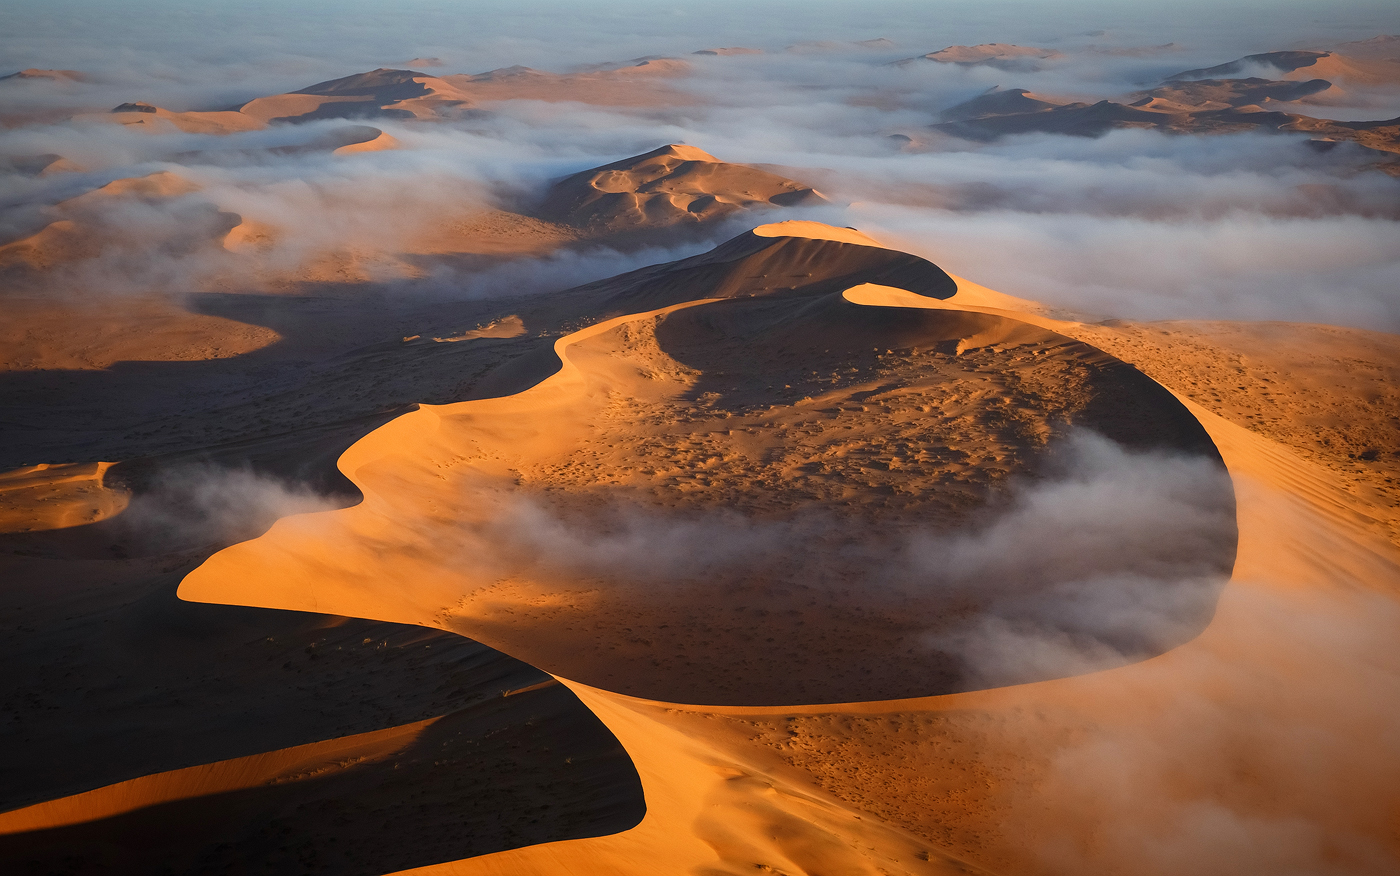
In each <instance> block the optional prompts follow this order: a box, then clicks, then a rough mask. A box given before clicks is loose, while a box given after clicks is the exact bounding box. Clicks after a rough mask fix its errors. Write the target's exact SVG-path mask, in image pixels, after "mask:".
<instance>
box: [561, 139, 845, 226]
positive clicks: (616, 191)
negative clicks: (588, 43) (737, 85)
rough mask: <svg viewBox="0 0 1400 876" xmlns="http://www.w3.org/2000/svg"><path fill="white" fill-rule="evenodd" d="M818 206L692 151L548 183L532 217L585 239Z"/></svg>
mask: <svg viewBox="0 0 1400 876" xmlns="http://www.w3.org/2000/svg"><path fill="white" fill-rule="evenodd" d="M823 200H825V199H824V198H823V197H822V196H821V195H820V194H819V193H818V192H817V191H816V190H815V189H813V188H812V187H811V186H807V185H803V184H802V183H800V182H795V181H793V180H790V179H784V178H782V177H780V176H777V175H776V174H772V173H768V172H767V171H762V170H758V169H757V168H752V167H747V166H744V165H740V164H726V163H724V162H722V161H720V160H719V159H717V158H715V157H714V156H713V155H710V154H709V153H707V152H705V151H703V150H700V149H696V148H695V147H693V146H684V145H670V146H662V147H661V148H659V149H655V150H653V151H651V152H647V153H644V154H642V155H637V156H634V157H632V158H624V159H622V160H621V161H616V162H613V163H612V164H605V165H603V166H602V167H595V168H592V169H590V170H585V171H581V172H579V173H576V174H574V175H573V176H570V177H567V178H565V179H563V180H560V181H559V182H558V183H556V184H555V185H554V186H553V187H552V188H551V189H550V190H549V193H548V195H547V196H546V198H545V200H544V202H543V203H542V204H541V205H540V206H539V208H538V210H537V211H536V212H537V215H538V216H540V218H543V219H548V220H550V221H554V222H563V223H567V224H569V225H574V226H577V227H580V228H586V229H589V230H592V231H595V232H596V231H620V230H624V229H638V228H643V227H645V228H663V227H666V226H669V225H675V224H681V223H701V222H712V221H714V220H716V219H720V218H723V217H725V216H728V215H730V214H732V213H734V212H736V211H738V210H743V209H749V208H753V207H756V206H780V207H783V206H793V205H796V204H802V203H815V202H821V201H823Z"/></svg>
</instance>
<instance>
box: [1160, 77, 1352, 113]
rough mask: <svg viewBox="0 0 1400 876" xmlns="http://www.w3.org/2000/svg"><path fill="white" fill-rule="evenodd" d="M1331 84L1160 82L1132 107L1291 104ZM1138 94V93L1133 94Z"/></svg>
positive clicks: (1321, 92) (1316, 94)
mask: <svg viewBox="0 0 1400 876" xmlns="http://www.w3.org/2000/svg"><path fill="white" fill-rule="evenodd" d="M1331 90H1332V83H1330V82H1328V81H1327V80H1326V79H1309V80H1307V81H1306V82H1290V81H1287V80H1280V81H1271V80H1268V79H1258V78H1250V79H1196V80H1191V81H1184V82H1179V83H1175V84H1170V85H1163V86H1160V87H1158V88H1153V89H1151V90H1149V91H1143V92H1140V95H1141V96H1140V98H1139V101H1138V102H1137V103H1135V104H1133V105H1134V106H1139V107H1143V108H1147V106H1148V105H1149V104H1150V105H1151V108H1152V109H1159V108H1163V107H1165V106H1167V105H1171V106H1172V108H1173V109H1174V110H1175V111H1177V112H1189V111H1191V109H1208V110H1214V109H1225V108H1227V107H1242V106H1246V105H1248V104H1257V105H1259V106H1267V105H1268V104H1270V103H1291V102H1294V101H1300V100H1305V99H1309V98H1312V99H1326V96H1327V93H1328V92H1329V91H1331ZM1135 96H1137V95H1135Z"/></svg>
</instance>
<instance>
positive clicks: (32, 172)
mask: <svg viewBox="0 0 1400 876" xmlns="http://www.w3.org/2000/svg"><path fill="white" fill-rule="evenodd" d="M0 160H3V161H4V162H5V163H6V164H7V165H8V166H9V168H11V169H12V170H13V171H14V172H16V173H22V174H25V175H27V176H39V177H46V176H53V175H54V174H58V173H80V172H82V170H83V168H82V167H80V166H78V165H77V164H76V163H74V162H72V161H70V160H68V159H67V158H64V157H63V156H62V155H58V154H56V153H53V152H48V153H45V154H43V155H15V156H11V157H9V158H6V159H0Z"/></svg>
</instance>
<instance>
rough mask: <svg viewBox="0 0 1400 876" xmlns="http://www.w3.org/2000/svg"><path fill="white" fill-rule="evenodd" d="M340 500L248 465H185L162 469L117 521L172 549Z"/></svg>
mask: <svg viewBox="0 0 1400 876" xmlns="http://www.w3.org/2000/svg"><path fill="white" fill-rule="evenodd" d="M344 504H345V503H344V502H343V501H336V500H334V499H331V498H328V497H326V496H322V495H319V494H317V493H316V492H314V491H312V490H310V489H308V488H306V487H304V486H301V485H298V484H292V483H288V482H285V481H283V480H280V479H278V478H275V477H272V476H269V475H264V474H259V473H257V472H254V471H252V470H249V469H242V468H224V467H220V466H214V465H184V466H178V467H174V468H170V469H166V470H164V471H162V472H160V473H159V474H158V475H157V476H156V477H155V478H154V479H153V480H152V482H151V483H150V484H148V485H147V486H146V487H145V489H143V490H142V491H141V492H139V493H138V494H137V495H135V496H134V497H133V498H132V500H131V503H130V504H129V505H128V506H127V508H126V510H125V511H124V512H122V514H121V516H120V517H118V518H116V522H117V524H118V525H119V526H120V527H121V528H122V530H123V531H125V532H126V533H127V534H128V535H129V536H130V537H131V538H132V539H133V540H134V541H135V542H136V543H137V544H138V545H141V546H144V545H159V546H160V548H161V550H162V551H170V550H174V549H188V548H192V547H205V546H210V545H220V546H221V545H227V544H233V543H235V542H239V541H246V540H248V539H251V538H256V537H258V536H259V535H262V534H263V533H264V532H266V531H267V530H268V529H269V528H271V526H272V524H274V523H276V522H277V520H278V519H280V518H282V517H288V516H291V515H293V514H306V513H311V512H314V511H329V510H332V509H335V508H339V507H342V506H343V505H344Z"/></svg>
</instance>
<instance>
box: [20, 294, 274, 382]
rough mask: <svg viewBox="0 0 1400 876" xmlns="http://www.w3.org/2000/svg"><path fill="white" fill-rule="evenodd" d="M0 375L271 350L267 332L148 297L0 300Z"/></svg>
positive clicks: (192, 358)
mask: <svg viewBox="0 0 1400 876" xmlns="http://www.w3.org/2000/svg"><path fill="white" fill-rule="evenodd" d="M5 310H6V312H7V313H8V314H10V316H11V317H12V318H11V319H7V320H6V321H5V322H4V324H3V325H0V349H3V355H0V372H14V371H38V370H44V371H52V370H86V369H102V368H110V367H111V366H112V365H114V364H116V363H117V362H186V361H196V360H209V359H222V358H227V357H230V356H239V355H242V354H244V353H248V352H251V351H253V350H257V349H261V348H263V347H266V346H268V345H270V344H273V343H276V342H277V341H278V340H279V338H280V337H281V336H280V335H279V334H278V333H277V332H275V331H273V330H272V329H269V328H265V327H263V326H260V325H249V324H247V323H243V322H239V321H237V320H233V319H227V318H224V317H219V316H212V315H207V314H199V313H191V312H190V311H189V310H187V309H185V308H184V307H181V306H180V305H179V304H177V303H175V302H172V301H169V300H166V299H163V298H152V297H132V298H125V299H119V300H112V301H106V302H100V303H94V302H84V301H61V300H60V301H51V300H45V299H35V298H13V297H12V298H7V299H6V301H5Z"/></svg>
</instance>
